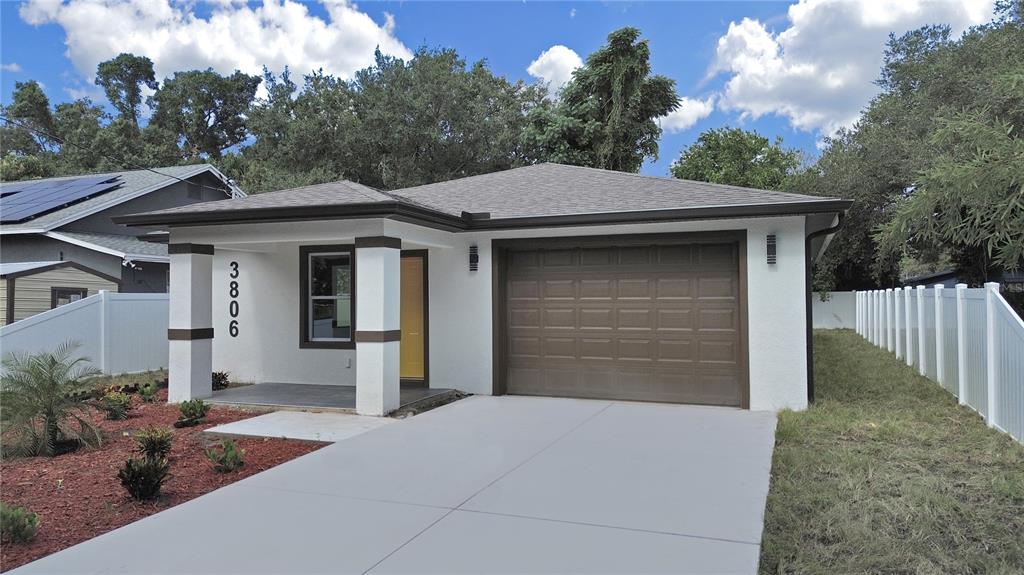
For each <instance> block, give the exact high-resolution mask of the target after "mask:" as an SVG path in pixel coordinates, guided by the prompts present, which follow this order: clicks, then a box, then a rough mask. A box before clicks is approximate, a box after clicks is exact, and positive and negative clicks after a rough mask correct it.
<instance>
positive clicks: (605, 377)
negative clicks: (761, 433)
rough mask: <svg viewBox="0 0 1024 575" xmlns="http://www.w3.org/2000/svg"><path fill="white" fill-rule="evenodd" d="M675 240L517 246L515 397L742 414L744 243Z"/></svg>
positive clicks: (511, 278)
mask: <svg viewBox="0 0 1024 575" xmlns="http://www.w3.org/2000/svg"><path fill="white" fill-rule="evenodd" d="M552 241H553V242H559V241H560V240H552ZM585 241H587V240H580V242H581V243H582V242H585ZM591 241H592V240H591ZM668 241H671V240H663V241H662V242H659V243H657V244H652V243H650V241H649V240H648V241H641V242H640V243H635V245H592V244H587V243H583V244H582V245H572V244H567V245H565V246H564V247H563V246H562V245H559V244H558V243H553V244H551V245H552V247H549V248H540V249H537V248H533V247H531V248H530V249H522V248H520V249H516V248H515V247H511V248H510V249H509V250H508V251H507V252H506V255H505V259H506V262H507V269H506V272H505V273H506V276H505V277H506V281H507V283H506V290H505V293H506V298H507V300H506V304H507V305H506V309H505V313H506V317H505V322H506V329H507V336H506V338H505V344H506V345H507V349H506V354H507V355H506V357H505V362H506V366H507V370H508V371H507V379H506V386H507V391H508V392H509V393H516V394H526V395H555V396H569V397H589V398H604V399H626V400H642V401H664V402H675V403H701V404H711V405H734V406H739V405H742V404H744V403H745V401H744V396H745V390H746V382H745V371H744V365H743V362H744V359H743V358H744V355H745V354H744V344H743V343H744V342H743V341H742V337H743V333H742V331H743V330H742V319H741V305H742V302H741V297H742V291H741V286H740V243H739V241H738V240H737V241H728V240H724V241H723V240H722V239H721V238H720V237H719V239H717V240H716V239H714V238H710V239H708V240H704V241H696V242H694V241H692V240H690V241H688V242H686V243H678V242H679V240H676V243H666V242H668ZM532 245H535V244H532Z"/></svg>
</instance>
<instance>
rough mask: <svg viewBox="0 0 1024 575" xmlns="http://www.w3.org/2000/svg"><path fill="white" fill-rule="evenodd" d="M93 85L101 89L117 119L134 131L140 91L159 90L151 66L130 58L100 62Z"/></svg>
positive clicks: (137, 117) (149, 63)
mask: <svg viewBox="0 0 1024 575" xmlns="http://www.w3.org/2000/svg"><path fill="white" fill-rule="evenodd" d="M96 85H97V86H99V87H101V88H103V92H104V93H105V94H106V95H107V100H109V101H110V104H111V105H112V106H113V107H114V109H116V110H117V112H118V114H119V115H120V117H121V118H123V119H124V120H126V121H127V122H128V123H129V124H131V125H132V126H134V127H136V128H138V126H139V106H141V105H142V88H143V87H147V88H149V89H150V90H156V89H157V87H158V86H159V84H157V81H156V75H155V74H154V72H153V62H152V61H151V60H150V59H149V58H146V57H145V56H135V55H134V54H119V55H118V56H117V57H116V58H113V59H111V60H107V61H106V62H100V65H99V66H98V67H97V68H96Z"/></svg>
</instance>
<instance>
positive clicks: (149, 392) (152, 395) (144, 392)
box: [139, 381, 156, 403]
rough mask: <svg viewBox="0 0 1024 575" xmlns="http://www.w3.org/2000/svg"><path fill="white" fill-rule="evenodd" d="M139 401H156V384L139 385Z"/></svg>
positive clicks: (151, 382) (152, 382) (153, 382)
mask: <svg viewBox="0 0 1024 575" xmlns="http://www.w3.org/2000/svg"><path fill="white" fill-rule="evenodd" d="M139 399H141V400H142V401H144V402H146V403H153V402H154V401H156V382H155V381H150V382H146V383H142V384H139Z"/></svg>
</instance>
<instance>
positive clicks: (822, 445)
mask: <svg viewBox="0 0 1024 575" xmlns="http://www.w3.org/2000/svg"><path fill="white" fill-rule="evenodd" d="M814 348H815V358H814V370H815V374H816V395H817V402H816V403H815V404H814V405H813V406H812V407H811V408H810V409H808V410H807V411H804V412H801V413H795V412H783V413H782V414H780V416H779V424H778V429H777V431H776V447H775V454H774V458H773V463H772V479H771V490H770V492H769V495H768V505H767V509H766V512H765V531H764V538H763V540H762V547H761V565H760V571H761V573H829V574H832V573H843V574H845V573H1024V446H1022V445H1020V444H1018V443H1016V442H1014V441H1013V440H1012V439H1010V437H1009V436H1007V435H1004V434H1002V433H999V432H997V431H993V430H991V429H989V428H988V427H986V425H985V422H984V421H983V420H982V419H981V417H980V416H979V415H978V414H976V413H975V412H974V411H972V410H971V409H969V408H966V407H960V406H958V405H957V403H956V399H955V398H954V397H952V396H951V395H949V394H948V393H947V392H946V391H944V390H943V389H942V388H940V387H939V385H938V384H936V383H934V382H932V381H929V380H928V379H925V378H923V377H921V376H919V375H917V374H916V372H915V371H914V370H913V369H912V368H910V367H907V365H906V364H905V363H904V362H903V361H902V360H899V359H897V358H896V357H895V356H894V355H893V354H890V353H888V352H886V351H882V350H880V349H878V348H875V347H874V346H872V345H871V344H869V343H868V342H866V341H865V340H863V339H862V338H861V337H860V336H858V335H857V334H856V333H854V332H853V331H849V330H834V331H819V332H817V333H815V335H814Z"/></svg>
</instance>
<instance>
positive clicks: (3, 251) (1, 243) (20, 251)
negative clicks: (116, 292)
mask: <svg viewBox="0 0 1024 575" xmlns="http://www.w3.org/2000/svg"><path fill="white" fill-rule="evenodd" d="M57 261H73V262H78V263H80V264H82V265H83V266H85V267H87V268H92V269H94V270H96V271H98V272H103V273H105V274H107V275H112V276H114V277H121V258H119V257H117V256H112V255H108V254H103V253H100V252H97V251H93V250H90V249H88V248H83V247H81V246H76V245H74V244H69V243H65V242H62V241H59V240H55V239H51V238H47V237H43V236H40V235H35V234H17V235H8V236H3V237H2V238H0V262H2V263H5V264H6V263H14V262H57Z"/></svg>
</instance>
